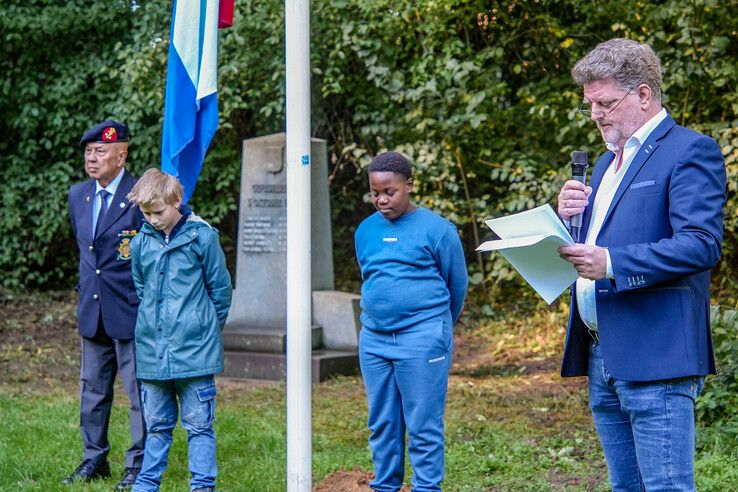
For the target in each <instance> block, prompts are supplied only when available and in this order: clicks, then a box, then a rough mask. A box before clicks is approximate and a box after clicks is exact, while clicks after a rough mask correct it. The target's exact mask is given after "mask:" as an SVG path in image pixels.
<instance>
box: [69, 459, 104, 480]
mask: <svg viewBox="0 0 738 492" xmlns="http://www.w3.org/2000/svg"><path fill="white" fill-rule="evenodd" d="M109 476H110V464H109V463H108V461H107V460H104V461H92V460H85V461H83V462H82V464H81V465H79V466H78V467H77V469H76V470H74V473H72V474H71V475H69V476H68V477H67V478H65V479H64V480H62V485H69V484H71V483H75V482H89V481H90V480H97V479H98V478H108V477H109Z"/></svg>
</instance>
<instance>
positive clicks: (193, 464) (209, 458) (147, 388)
mask: <svg viewBox="0 0 738 492" xmlns="http://www.w3.org/2000/svg"><path fill="white" fill-rule="evenodd" d="M215 393H216V391H215V381H214V379H213V376H212V375H209V376H201V377H195V378H189V379H171V380H166V381H149V380H146V381H141V406H142V408H143V413H144V421H145V423H146V431H147V434H146V445H145V448H144V458H143V465H142V467H141V472H140V473H139V474H138V477H137V478H136V484H135V485H134V487H133V491H134V492H155V491H157V490H159V485H160V484H161V476H162V474H163V473H164V470H166V468H167V457H168V455H169V448H170V447H171V445H172V431H173V430H174V427H175V425H177V410H178V405H177V400H179V409H180V410H181V414H182V427H184V429H185V430H186V431H187V454H188V457H189V466H190V475H191V479H190V488H191V489H192V490H195V489H199V488H207V487H212V488H214V487H215V477H216V476H217V474H218V466H217V464H216V460H215V430H214V429H213V421H214V419H215Z"/></svg>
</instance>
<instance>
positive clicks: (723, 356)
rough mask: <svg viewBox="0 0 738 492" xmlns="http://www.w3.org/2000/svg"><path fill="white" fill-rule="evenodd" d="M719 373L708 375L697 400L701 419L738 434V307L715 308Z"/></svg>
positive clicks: (714, 322) (714, 324) (732, 433)
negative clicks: (737, 412)
mask: <svg viewBox="0 0 738 492" xmlns="http://www.w3.org/2000/svg"><path fill="white" fill-rule="evenodd" d="M712 338H713V345H714V347H715V359H716V360H717V365H718V374H717V376H711V377H709V378H707V382H706V383H705V389H704V390H703V392H702V396H701V397H700V399H699V400H697V404H696V408H695V410H696V414H697V419H698V420H699V421H700V422H701V423H702V424H704V425H712V426H715V427H716V428H718V429H720V430H722V431H724V432H726V433H728V434H731V436H732V437H734V438H738V414H736V409H737V408H738V310H734V309H718V308H717V307H713V309H712Z"/></svg>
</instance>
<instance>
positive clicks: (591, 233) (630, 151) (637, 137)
mask: <svg viewBox="0 0 738 492" xmlns="http://www.w3.org/2000/svg"><path fill="white" fill-rule="evenodd" d="M665 118H666V110H665V109H661V111H659V112H658V113H656V115H654V116H653V117H652V118H651V119H650V120H648V121H647V122H646V123H645V124H644V125H643V126H641V127H640V128H639V129H638V130H636V132H635V133H633V136H631V137H630V138H629V139H628V141H627V142H625V146H624V147H623V164H622V166H620V169H619V170H617V171H616V170H615V166H616V165H617V160H618V155H617V153H616V154H615V158H614V159H613V161H612V162H611V163H610V166H609V167H608V168H607V170H606V171H605V174H604V175H603V176H602V181H601V182H600V186H599V187H598V188H597V196H596V197H595V200H594V203H593V204H592V213H591V214H590V219H589V227H588V228H587V237H586V238H585V240H584V244H590V245H593V244H597V236H598V235H599V234H600V229H602V224H603V223H604V221H605V217H606V216H607V211H608V210H609V209H610V205H611V204H612V199H613V198H614V197H615V193H616V192H617V189H618V188H619V187H620V183H621V182H622V181H623V176H625V173H627V172H628V168H629V167H630V163H631V162H633V158H634V157H635V156H636V154H637V153H638V151H639V150H640V148H641V145H643V142H645V141H646V139H647V138H648V137H649V135H651V132H653V131H654V130H655V129H656V127H657V126H659V124H660V123H661V122H662V121H664V119H665ZM607 148H608V149H609V150H611V151H613V152H616V151H617V150H619V149H617V148H613V146H611V145H610V144H608V145H607ZM605 255H606V256H607V274H606V277H607V278H613V276H614V274H613V267H612V262H611V261H610V253H609V252H608V251H607V250H605ZM576 294H577V309H578V311H579V317H580V318H582V321H584V324H585V325H587V328H589V329H590V330H597V302H596V295H595V281H594V280H589V279H586V278H581V277H580V278H578V279H577V282H576Z"/></svg>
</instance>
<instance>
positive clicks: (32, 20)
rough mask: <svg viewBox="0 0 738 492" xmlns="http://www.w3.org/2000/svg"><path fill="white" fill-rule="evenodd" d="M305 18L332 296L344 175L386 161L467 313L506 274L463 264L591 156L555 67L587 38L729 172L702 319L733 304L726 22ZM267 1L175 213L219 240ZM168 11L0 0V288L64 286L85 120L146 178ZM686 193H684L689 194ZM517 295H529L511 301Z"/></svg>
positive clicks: (613, 10)
mask: <svg viewBox="0 0 738 492" xmlns="http://www.w3.org/2000/svg"><path fill="white" fill-rule="evenodd" d="M311 3H312V17H311V29H312V47H311V48H312V51H311V56H312V67H313V83H312V89H313V99H312V107H313V132H314V134H315V135H316V136H318V137H322V138H326V139H327V140H328V142H329V148H330V152H331V154H330V156H329V157H330V159H329V162H330V166H331V168H330V170H329V171H330V179H331V186H330V189H331V199H332V207H333V219H334V244H335V256H336V264H337V265H339V268H337V273H338V276H339V279H338V281H339V285H343V286H347V285H349V286H350V285H351V283H352V281H355V280H356V278H357V273H356V269H355V267H354V263H353V260H352V256H353V254H352V252H353V247H352V233H353V229H354V228H355V226H356V225H357V223H358V221H359V220H360V219H361V218H363V217H364V216H366V215H367V214H368V213H369V211H370V210H369V207H368V205H367V204H366V201H365V198H364V195H365V192H366V183H365V176H363V175H362V174H361V170H362V168H363V166H365V165H366V164H367V162H368V160H369V158H370V156H371V155H373V154H375V153H376V152H378V151H380V150H383V149H399V150H401V151H403V152H406V153H407V154H409V155H411V156H412V157H413V159H414V161H415V164H416V170H417V178H416V180H417V183H418V186H417V192H418V193H417V200H418V201H419V202H421V203H422V204H424V205H426V206H428V207H431V208H433V209H434V210H437V211H439V212H440V213H442V214H443V215H445V216H447V217H449V218H450V219H451V220H453V221H454V222H455V223H457V224H458V225H459V226H460V227H461V229H462V233H463V239H464V244H465V246H466V247H467V251H468V252H469V264H470V271H471V273H472V281H473V283H474V284H477V287H475V288H474V289H472V291H473V292H474V293H475V294H478V295H479V296H480V298H481V299H484V298H487V297H488V296H489V294H490V293H493V294H497V293H505V294H507V293H509V292H510V289H514V288H516V287H518V286H519V284H518V282H519V281H518V280H516V279H517V276H516V275H515V274H514V273H513V272H511V271H510V270H509V268H508V266H507V264H506V263H505V262H504V260H501V259H500V258H499V256H493V257H491V258H490V257H485V258H479V257H477V256H476V255H475V254H474V253H473V251H474V246H475V245H476V244H477V243H478V242H479V241H481V240H483V239H484V238H485V236H486V235H487V231H486V228H485V226H484V225H483V220H484V219H485V218H489V217H493V216H499V215H501V214H506V213H510V212H516V211H520V210H524V209H527V208H530V207H533V206H537V205H540V204H543V203H546V202H551V203H553V200H554V199H555V196H556V194H557V191H558V189H559V187H560V185H561V183H562V182H563V180H564V179H565V178H566V176H567V175H568V173H569V171H568V160H569V158H568V155H569V153H570V152H571V150H573V149H584V150H588V151H590V153H591V154H592V155H593V156H594V155H596V154H598V153H599V152H601V151H602V150H603V146H602V144H601V142H600V139H599V135H598V133H597V131H596V129H595V128H594V127H593V126H592V125H591V124H590V123H589V122H588V121H586V120H584V119H582V118H580V117H579V116H578V115H577V112H576V109H577V107H578V106H579V102H580V98H581V96H580V94H579V91H578V90H577V88H576V87H574V85H573V84H572V82H571V78H570V75H569V69H570V67H571V66H572V64H573V63H574V62H575V61H576V60H577V59H578V58H580V57H581V56H582V55H583V54H584V53H586V52H587V51H588V50H589V49H590V48H592V47H593V46H594V45H595V44H596V43H597V42H599V41H602V40H605V39H608V38H611V37H616V36H620V37H629V38H633V39H637V40H641V41H646V42H649V43H651V44H652V45H653V46H654V47H655V49H656V51H657V52H658V53H659V54H660V55H661V57H662V61H663V65H664V68H665V82H666V84H665V87H664V102H665V105H666V106H667V108H668V109H669V111H670V112H671V114H672V115H673V116H674V117H675V119H676V120H677V121H678V122H680V123H682V124H685V125H688V126H691V127H693V128H695V129H697V130H700V131H702V132H704V133H707V134H709V135H712V136H713V137H714V138H716V139H717V140H718V141H719V143H720V145H721V147H722V149H723V152H724V154H725V157H726V163H727V167H728V173H729V183H730V185H729V202H728V205H727V207H726V210H725V212H726V220H725V246H724V256H723V260H722V262H721V264H720V266H719V268H717V269H716V272H715V287H716V288H715V296H716V300H717V301H718V302H720V303H725V304H731V305H733V304H735V303H736V302H738V294H737V293H738V283H737V282H736V278H738V276H737V275H736V274H737V273H738V266H737V265H738V261H737V260H738V255H737V252H736V240H737V239H738V203H737V198H736V181H737V180H736V176H737V175H738V129H737V128H736V127H737V126H738V125H736V122H738V90H737V89H738V34H737V31H738V16H736V15H734V14H735V12H734V7H731V6H730V5H729V3H725V2H717V1H712V0H695V1H692V2H682V1H679V0H666V1H659V2H652V1H634V2H620V1H613V0H607V1H602V2H590V1H586V0H558V1H554V0H550V1H543V0H540V1H539V0H530V1H520V0H508V1H499V2H490V1H481V0H477V1H473V0H445V1H440V0H436V1H434V0H425V1H406V2H390V1H387V0H320V1H317V0H316V1H313V2H311ZM283 5H284V4H283V2H282V1H276V0H252V1H249V2H236V8H237V11H236V15H235V26H234V27H233V28H231V29H228V30H225V31H222V32H221V38H220V40H221V44H220V68H219V76H220V80H219V85H220V90H219V103H220V109H221V127H220V130H219V132H218V134H217V136H216V139H215V141H214V142H213V145H212V147H211V151H210V153H209V155H208V158H207V160H206V163H205V168H204V173H203V176H202V178H201V182H200V183H199V185H198V189H197V191H196V193H195V195H194V197H193V199H192V204H193V205H194V207H195V208H196V209H197V210H198V213H200V214H201V215H203V216H205V217H207V218H208V219H210V220H211V221H212V222H214V223H216V224H218V225H219V226H220V227H221V230H222V231H223V233H224V237H225V238H226V242H227V244H232V242H233V240H234V237H235V223H236V214H237V212H236V207H237V197H238V183H239V172H240V141H241V140H242V139H243V138H249V137H254V136H258V135H264V134H268V133H272V132H276V131H282V130H283V129H284V126H285V125H284V118H285V114H284V74H285V67H284V56H283V54H284V42H283V37H284V10H283ZM170 9H171V4H170V2H162V1H146V2H142V1H137V2H130V1H123V0H118V1H114V2H86V1H82V0H69V1H67V2H55V1H51V0H23V1H21V0H7V1H5V2H3V3H2V5H1V6H0V32H2V37H3V45H4V46H3V57H2V60H1V61H0V63H1V65H0V68H1V69H0V89H1V90H2V97H1V98H0V116H1V117H0V131H2V140H1V142H0V158H1V159H2V166H1V168H0V182H2V188H1V190H2V191H1V193H2V204H1V206H2V210H3V213H2V215H1V216H0V268H2V271H3V273H4V275H3V279H2V284H3V285H4V286H6V287H9V288H25V287H33V288H38V287H40V288H49V287H59V286H68V285H70V284H72V283H73V277H74V271H75V256H76V252H75V250H74V248H75V246H74V243H73V242H72V241H71V240H70V237H69V236H70V232H69V228H68V226H67V218H66V211H65V201H66V191H67V189H68V187H69V185H70V184H71V183H73V182H75V181H77V180H79V179H82V178H83V173H82V167H83V163H82V153H81V150H80V149H79V148H78V146H77V141H78V138H79V135H80V134H81V133H82V131H83V130H84V129H85V128H86V127H87V126H89V125H90V124H92V123H93V122H96V121H99V120H101V119H103V118H105V117H109V116H112V117H116V118H118V119H120V120H123V121H126V122H127V123H128V124H129V126H130V128H131V133H132V145H131V152H130V161H131V166H130V167H131V169H132V170H133V171H134V172H141V171H142V170H143V169H145V168H147V167H150V166H158V165H159V145H160V138H161V115H162V108H163V90H164V82H165V68H166V53H167V45H168V39H169V22H170ZM695 191H696V192H698V190H695ZM518 292H520V293H522V294H521V295H523V296H532V294H531V291H530V290H529V289H520V290H519V291H518Z"/></svg>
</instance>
